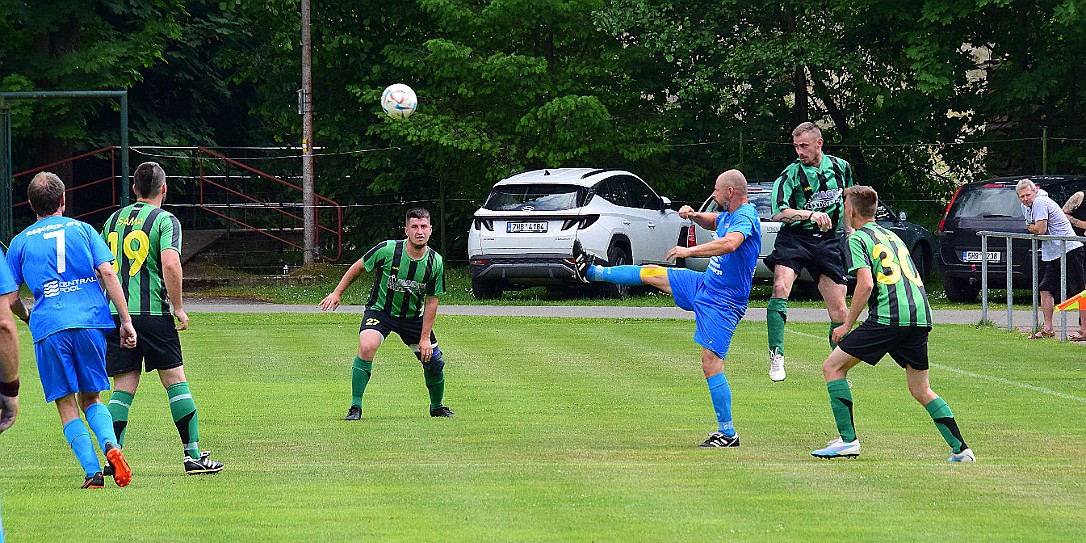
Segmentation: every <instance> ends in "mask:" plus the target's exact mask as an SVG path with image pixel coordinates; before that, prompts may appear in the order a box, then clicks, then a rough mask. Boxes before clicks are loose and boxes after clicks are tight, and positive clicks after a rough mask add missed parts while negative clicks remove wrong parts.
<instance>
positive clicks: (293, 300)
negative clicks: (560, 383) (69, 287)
mask: <svg viewBox="0 0 1086 543" xmlns="http://www.w3.org/2000/svg"><path fill="white" fill-rule="evenodd" d="M344 260H349V257H348V258H345V259H344ZM188 267H190V266H186V272H185V273H186V274H189V271H188ZM347 267H348V266H347V265H332V264H318V265H314V266H310V267H307V268H302V269H298V270H295V271H294V272H293V273H292V279H293V281H294V282H293V284H280V283H277V282H275V281H271V280H269V276H253V275H246V274H242V273H239V272H236V271H232V270H225V269H224V268H221V267H217V266H211V267H209V266H208V265H206V264H204V265H201V266H199V267H194V268H195V269H196V270H197V272H196V274H194V275H201V276H226V277H229V278H231V279H232V280H231V281H230V282H229V284H228V285H227V286H216V287H209V288H201V289H199V290H198V291H195V292H192V293H193V294H198V295H200V296H209V297H233V298H242V299H252V300H261V301H266V302H271V303H278V304H314V305H316V304H317V303H318V302H319V301H320V300H321V299H322V298H324V296H325V295H327V294H328V293H329V292H331V291H332V289H333V288H335V286H336V283H337V282H339V279H340V277H342V276H343V273H344V272H345V271H346V270H347ZM298 276H304V277H306V278H307V281H306V284H299V281H298V280H299V279H300V277H298ZM186 277H191V276H190V275H186ZM270 277H272V278H274V279H279V278H278V277H275V276H270ZM310 281H312V282H310ZM942 281H943V280H942V277H940V276H939V274H938V273H936V274H934V275H933V276H932V277H931V278H930V279H929V280H928V281H927V282H926V285H925V288H926V290H927V293H928V301H929V302H930V303H931V305H932V307H933V308H935V309H980V302H979V301H977V302H973V303H959V302H951V301H950V300H948V299H947V297H946V295H945V294H944V293H943V283H942ZM371 282H372V276H371V275H369V274H364V275H363V276H362V277H361V278H359V280H358V281H357V282H356V283H355V284H354V285H353V286H352V287H351V288H350V289H349V290H348V291H347V293H346V294H344V296H343V303H352V304H362V303H365V302H366V298H368V297H369V288H370V284H371ZM993 286H995V285H993ZM445 289H446V295H445V296H443V297H442V299H441V303H442V304H443V305H563V306H565V305H609V306H616V305H630V306H650V307H668V306H671V305H673V302H672V300H671V296H668V295H666V294H662V293H660V292H659V291H657V290H656V289H650V288H643V289H634V290H633V291H632V292H631V294H630V295H629V296H627V297H626V298H624V299H621V300H607V299H599V298H591V297H586V296H583V295H582V294H581V293H578V292H577V291H575V290H571V289H554V290H548V289H547V288H545V287H542V286H538V287H532V288H528V289H525V290H521V291H510V292H506V293H505V294H504V295H503V296H502V297H501V299H497V300H477V299H476V298H475V297H474V296H473V295H472V293H471V277H470V275H469V272H468V268H467V267H466V266H455V267H448V268H446V269H445ZM772 291H773V288H772V286H771V285H768V284H759V283H756V284H755V285H754V288H753V289H752V290H751V295H750V306H751V307H765V306H766V302H767V300H769V297H770V294H771V293H772ZM185 292H186V293H189V292H190V288H189V283H188V282H186V284H185ZM1075 294H1077V293H1075ZM813 297H814V298H816V299H810V298H808V299H805V298H804V297H803V296H802V295H801V292H800V289H798V288H797V289H796V290H795V291H794V292H793V293H792V297H791V299H790V300H789V301H788V305H789V307H819V308H821V307H825V304H824V302H823V301H822V300H821V298H820V297H819V296H818V295H816V294H814V295H813ZM988 303H989V304H991V306H992V307H993V308H995V309H1000V308H1005V307H1006V304H1007V291H1006V290H1000V289H995V288H993V289H991V290H990V291H989V300H988ZM1014 304H1015V307H1016V308H1017V309H1022V310H1026V309H1030V308H1031V307H1032V304H1033V301H1032V293H1031V292H1030V291H1029V290H1016V291H1014Z"/></svg>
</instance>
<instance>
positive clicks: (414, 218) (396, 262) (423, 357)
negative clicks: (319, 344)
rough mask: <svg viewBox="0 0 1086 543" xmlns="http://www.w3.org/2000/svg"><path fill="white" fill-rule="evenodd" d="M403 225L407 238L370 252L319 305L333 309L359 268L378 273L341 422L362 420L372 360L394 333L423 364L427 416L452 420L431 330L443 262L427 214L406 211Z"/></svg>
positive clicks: (442, 288) (440, 290)
mask: <svg viewBox="0 0 1086 543" xmlns="http://www.w3.org/2000/svg"><path fill="white" fill-rule="evenodd" d="M405 222H406V226H405V227H404V233H406V234H407V239H402V240H388V241H385V242H382V243H379V244H378V245H377V246H376V247H374V248H372V249H370V250H369V252H367V253H366V254H365V256H363V257H362V258H360V259H358V261H357V262H355V263H354V264H353V265H351V267H350V268H349V269H348V270H347V273H345V274H343V278H342V279H340V281H339V284H338V285H336V288H335V290H333V291H332V293H331V294H329V295H328V296H326V297H325V298H324V299H323V300H321V303H320V308H321V309H322V310H324V311H334V310H335V309H336V308H337V307H339V302H340V299H341V298H342V297H343V293H344V292H346V291H347V288H348V287H350V286H351V283H353V282H354V280H355V279H357V278H358V276H359V275H361V274H362V272H363V270H365V271H367V272H369V271H374V272H376V276H375V277H374V279H373V288H372V290H370V298H369V300H368V301H367V302H366V312H365V313H364V314H363V317H362V326H361V327H360V328H359V332H358V356H356V357H355V359H354V363H353V364H352V366H351V407H350V409H348V410H347V417H346V419H345V420H359V419H360V418H362V395H363V394H364V393H365V392H366V385H367V384H368V383H369V380H370V375H371V373H372V371H373V359H374V356H375V355H376V354H377V349H378V348H379V347H380V346H381V343H382V342H383V341H384V340H385V338H386V337H388V335H389V334H390V333H392V332H396V335H398V336H400V340H402V341H403V342H404V344H405V345H407V346H408V347H411V350H413V351H414V352H415V356H416V357H417V358H418V359H419V362H422V373H423V377H424V378H425V381H426V388H427V390H429V393H430V416H431V417H455V416H456V415H455V414H453V412H452V410H450V409H449V408H448V407H446V406H445V405H444V404H442V403H441V402H442V399H443V398H444V396H445V372H444V368H445V360H444V358H443V357H442V353H441V349H439V348H438V346H437V336H436V335H434V331H433V329H434V320H435V319H436V318H437V305H438V297H439V296H442V295H444V294H445V265H444V260H443V259H442V258H441V255H439V254H438V253H437V251H435V250H433V249H431V248H430V247H429V246H428V245H427V244H428V243H429V242H430V235H431V234H432V233H433V226H432V225H431V224H430V212H429V211H427V210H425V209H423V208H421V207H416V208H413V209H410V210H408V212H407V218H406V221H405Z"/></svg>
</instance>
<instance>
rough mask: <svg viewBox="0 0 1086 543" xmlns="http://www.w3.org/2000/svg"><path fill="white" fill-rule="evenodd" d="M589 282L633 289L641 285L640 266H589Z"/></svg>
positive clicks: (586, 274) (587, 274) (587, 275)
mask: <svg viewBox="0 0 1086 543" xmlns="http://www.w3.org/2000/svg"><path fill="white" fill-rule="evenodd" d="M585 276H586V277H587V279H588V280H589V281H605V282H608V283H615V284H618V285H626V286H630V287H635V286H637V285H640V284H642V283H641V266H589V267H588V272H586V273H585Z"/></svg>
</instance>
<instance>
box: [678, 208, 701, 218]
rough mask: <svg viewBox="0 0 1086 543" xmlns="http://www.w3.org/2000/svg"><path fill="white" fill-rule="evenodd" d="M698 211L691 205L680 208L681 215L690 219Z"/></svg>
mask: <svg viewBox="0 0 1086 543" xmlns="http://www.w3.org/2000/svg"><path fill="white" fill-rule="evenodd" d="M696 213H697V211H694V208H692V207H690V206H682V207H680V208H679V216H680V217H682V218H684V219H689V218H690V217H692V216H693V215H694V214H696Z"/></svg>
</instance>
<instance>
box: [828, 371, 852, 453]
mask: <svg viewBox="0 0 1086 543" xmlns="http://www.w3.org/2000/svg"><path fill="white" fill-rule="evenodd" d="M826 390H828V391H829V392H830V409H832V410H833V420H834V421H835V422H837V432H838V433H840V434H841V439H842V440H844V441H856V424H855V422H854V421H853V419H852V391H851V390H849V388H848V380H847V379H837V380H836V381H830V382H828V383H826Z"/></svg>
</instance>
